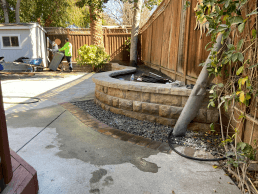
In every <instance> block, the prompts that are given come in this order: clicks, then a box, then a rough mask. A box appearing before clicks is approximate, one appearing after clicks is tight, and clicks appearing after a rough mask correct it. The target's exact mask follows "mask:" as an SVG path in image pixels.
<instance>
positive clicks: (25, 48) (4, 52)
mask: <svg viewBox="0 0 258 194" xmlns="http://www.w3.org/2000/svg"><path fill="white" fill-rule="evenodd" d="M1 34H8V35H12V34H20V46H21V49H11V50H10V49H3V48H2V46H1V44H2V43H1V41H2V39H0V56H4V59H5V61H8V62H12V61H14V60H15V59H18V58H19V57H28V58H33V54H32V53H33V49H32V39H31V35H30V30H29V29H19V30H5V29H0V35H1Z"/></svg>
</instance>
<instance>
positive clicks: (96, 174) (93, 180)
mask: <svg viewBox="0 0 258 194" xmlns="http://www.w3.org/2000/svg"><path fill="white" fill-rule="evenodd" d="M106 174H107V170H105V169H102V168H101V169H99V170H96V171H94V172H93V173H92V177H91V179H90V183H97V182H99V181H100V179H101V178H102V177H103V176H105V175H106Z"/></svg>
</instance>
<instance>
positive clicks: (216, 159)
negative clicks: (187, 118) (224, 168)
mask: <svg viewBox="0 0 258 194" xmlns="http://www.w3.org/2000/svg"><path fill="white" fill-rule="evenodd" d="M171 137H172V138H173V137H174V136H173V129H172V130H171V131H170V132H169V135H168V145H169V147H170V148H171V149H172V150H173V151H175V152H176V153H177V154H179V155H180V156H183V157H185V158H188V159H191V160H198V161H209V162H211V161H220V160H226V159H227V157H222V158H213V159H206V158H196V157H191V156H187V155H185V154H182V153H181V152H179V151H177V150H176V149H175V147H174V146H173V143H172V139H171Z"/></svg>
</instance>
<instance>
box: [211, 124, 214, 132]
mask: <svg viewBox="0 0 258 194" xmlns="http://www.w3.org/2000/svg"><path fill="white" fill-rule="evenodd" d="M210 128H211V131H212V132H215V130H214V123H211V124H210Z"/></svg>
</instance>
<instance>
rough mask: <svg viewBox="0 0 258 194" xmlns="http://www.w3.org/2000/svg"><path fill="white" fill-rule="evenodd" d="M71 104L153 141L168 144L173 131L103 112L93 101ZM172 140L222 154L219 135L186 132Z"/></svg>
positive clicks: (100, 119)
mask: <svg viewBox="0 0 258 194" xmlns="http://www.w3.org/2000/svg"><path fill="white" fill-rule="evenodd" d="M72 103H73V104H74V105H76V106H78V107H79V108H81V109H82V110H84V111H86V112H87V113H89V114H90V115H92V116H93V117H95V118H96V119H98V120H99V121H101V122H103V123H105V124H107V125H109V126H110V127H113V128H116V129H120V130H121V131H125V132H128V133H131V134H135V135H139V136H142V137H145V138H148V139H152V140H154V141H160V142H168V140H167V138H168V134H169V132H170V131H171V130H172V129H173V128H172V127H169V126H164V125H161V124H157V123H152V122H148V121H140V120H137V119H133V118H130V117H126V116H124V115H118V114H114V113H112V112H110V111H105V110H103V109H102V108H101V107H99V106H98V105H96V104H95V103H94V100H87V101H78V102H72ZM172 140H173V143H174V144H177V145H182V146H186V147H193V148H195V149H204V150H206V151H211V152H212V154H214V155H217V154H219V155H220V154H224V148H223V147H222V146H220V145H219V144H220V142H221V138H220V135H219V134H212V133H203V132H194V131H187V132H186V135H185V136H184V137H176V138H173V139H172Z"/></svg>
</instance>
